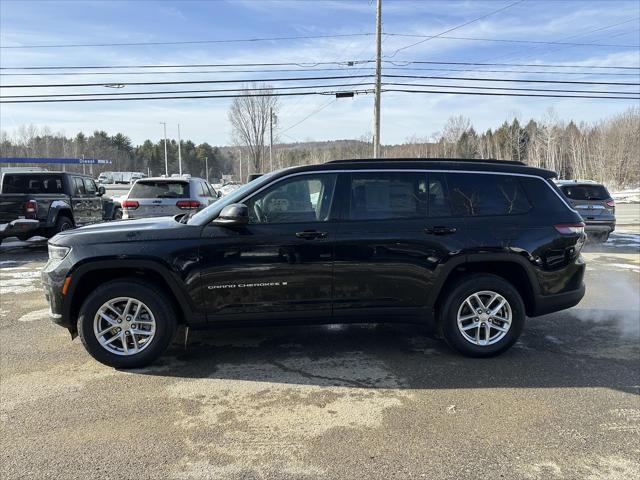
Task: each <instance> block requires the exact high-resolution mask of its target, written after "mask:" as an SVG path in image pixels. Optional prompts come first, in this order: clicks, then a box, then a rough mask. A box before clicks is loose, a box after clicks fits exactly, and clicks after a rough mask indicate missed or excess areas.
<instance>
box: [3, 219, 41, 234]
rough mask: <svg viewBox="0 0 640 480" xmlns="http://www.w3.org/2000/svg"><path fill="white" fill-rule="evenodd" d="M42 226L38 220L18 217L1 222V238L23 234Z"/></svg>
mask: <svg viewBox="0 0 640 480" xmlns="http://www.w3.org/2000/svg"><path fill="white" fill-rule="evenodd" d="M39 227H40V222H39V221H38V220H30V219H23V218H21V219H18V220H14V221H12V222H9V223H0V238H8V237H17V236H22V235H25V234H27V233H30V232H35V231H36V230H37V229H38V228H39Z"/></svg>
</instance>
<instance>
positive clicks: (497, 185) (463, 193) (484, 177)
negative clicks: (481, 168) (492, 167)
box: [447, 173, 531, 217]
mask: <svg viewBox="0 0 640 480" xmlns="http://www.w3.org/2000/svg"><path fill="white" fill-rule="evenodd" d="M447 183H448V184H449V193H450V196H451V206H452V208H453V213H454V215H456V216H462V217H480V216H496V215H519V214H522V213H526V212H528V211H529V210H531V204H530V203H529V200H528V198H527V196H526V194H525V192H524V190H523V188H522V185H521V184H520V181H519V179H518V178H517V177H512V176H508V175H490V174H471V173H450V174H447Z"/></svg>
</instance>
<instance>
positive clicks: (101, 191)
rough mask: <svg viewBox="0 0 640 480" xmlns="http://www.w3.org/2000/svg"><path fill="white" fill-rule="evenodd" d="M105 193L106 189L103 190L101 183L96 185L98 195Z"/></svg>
mask: <svg viewBox="0 0 640 480" xmlns="http://www.w3.org/2000/svg"><path fill="white" fill-rule="evenodd" d="M105 193H107V191H106V190H105V188H104V187H103V186H102V185H101V186H99V187H98V196H99V197H101V196H102V195H104V194H105Z"/></svg>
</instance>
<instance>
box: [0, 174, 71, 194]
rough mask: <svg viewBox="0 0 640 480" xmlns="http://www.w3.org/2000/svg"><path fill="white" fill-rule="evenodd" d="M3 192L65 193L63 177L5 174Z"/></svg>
mask: <svg viewBox="0 0 640 480" xmlns="http://www.w3.org/2000/svg"><path fill="white" fill-rule="evenodd" d="M2 193H32V194H38V193H64V189H63V187H62V177H59V176H53V175H37V174H36V175H8V174H7V175H5V176H4V177H3V180H2Z"/></svg>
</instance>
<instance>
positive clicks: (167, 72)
mask: <svg viewBox="0 0 640 480" xmlns="http://www.w3.org/2000/svg"><path fill="white" fill-rule="evenodd" d="M413 63H419V62H411V64H413ZM394 65H395V63H394ZM384 69H385V70H402V71H435V72H485V73H532V74H542V75H582V76H584V75H586V76H610V77H611V76H613V77H626V76H635V77H637V76H638V75H639V73H620V72H613V73H611V72H558V71H544V70H490V69H477V68H443V67H441V68H431V67H410V66H394V67H384ZM362 70H373V68H372V67H366V68H365V67H357V71H362ZM335 71H338V72H349V71H350V69H349V68H348V67H342V68H290V69H287V68H281V69H271V68H267V69H262V70H256V69H248V70H187V71H172V70H160V71H153V70H151V71H142V72H137V71H131V72H113V71H108V72H95V71H94V72H77V71H75V72H46V73H42V72H37V73H0V76H2V77H61V76H65V77H66V76H72V77H77V76H97V75H203V74H209V73H225V74H226V73H283V72H335Z"/></svg>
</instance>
